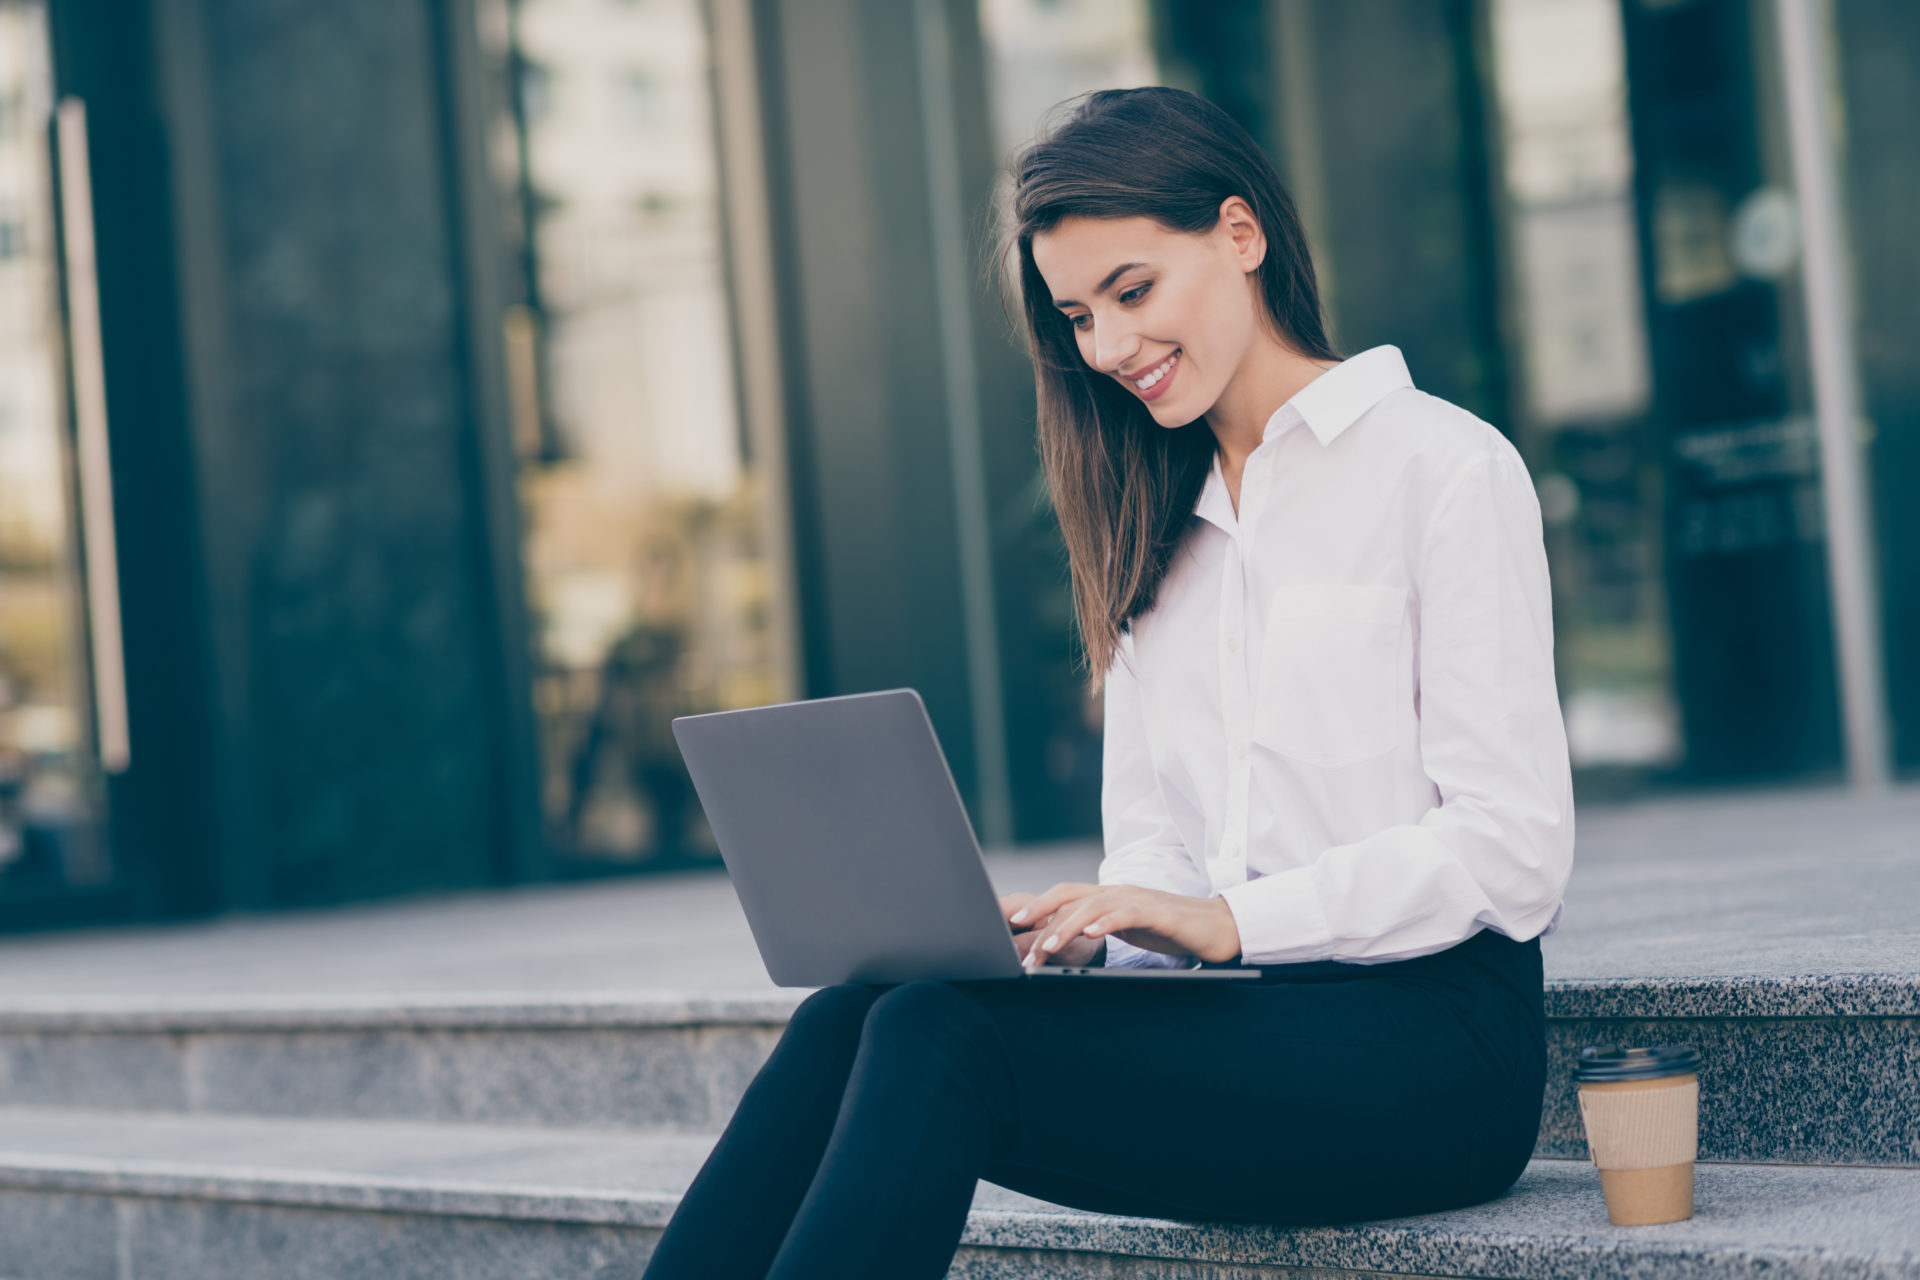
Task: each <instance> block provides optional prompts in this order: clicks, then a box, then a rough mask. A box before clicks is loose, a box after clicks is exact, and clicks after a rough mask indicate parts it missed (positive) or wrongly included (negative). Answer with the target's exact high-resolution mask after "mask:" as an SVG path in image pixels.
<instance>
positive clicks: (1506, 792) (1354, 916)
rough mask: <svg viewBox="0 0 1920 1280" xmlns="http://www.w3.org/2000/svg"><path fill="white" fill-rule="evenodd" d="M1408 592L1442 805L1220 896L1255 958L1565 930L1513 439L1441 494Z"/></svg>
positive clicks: (1525, 494) (1425, 726)
mask: <svg viewBox="0 0 1920 1280" xmlns="http://www.w3.org/2000/svg"><path fill="white" fill-rule="evenodd" d="M1415 583H1416V593H1417V596H1418V613H1417V617H1418V628H1419V630H1418V636H1419V641H1418V644H1419V648H1418V653H1419V659H1418V680H1419V684H1418V692H1417V694H1416V697H1417V699H1418V707H1419V718H1420V757H1421V762H1422V765H1423V767H1424V768H1425V770H1426V773H1427V776H1428V777H1429V778H1430V779H1432V781H1433V783H1434V786H1435V787H1436V788H1437V790H1438V791H1439V794H1440V800H1441V803H1440V804H1439V805H1438V806H1436V807H1435V808H1433V809H1430V810H1428V811H1427V813H1426V814H1424V815H1423V816H1422V817H1421V818H1420V820H1419V821H1418V822H1414V823H1405V824H1399V825H1395V826H1390V827H1386V828H1383V829H1382V830H1380V831H1377V832H1375V833H1374V834H1372V835H1370V836H1368V837H1366V838H1365V839H1362V840H1357V841H1354V842H1352V843H1350V844H1342V845H1336V846H1334V847H1333V848H1330V849H1326V850H1324V851H1322V852H1321V854H1320V856H1319V857H1318V858H1317V859H1316V860H1315V861H1314V862H1313V863H1312V865H1310V866H1305V867H1296V868H1293V869H1291V870H1287V871H1282V872H1279V873H1277V874H1273V875H1267V876H1261V877H1259V878H1258V879H1254V880H1250V881H1248V882H1246V883H1245V884H1240V885H1235V886H1232V887H1231V888H1228V889H1225V890H1223V891H1222V893H1221V896H1222V897H1223V898H1225V899H1226V901H1227V905H1228V906H1229V907H1230V908H1231V909H1232V911H1233V916H1234V921H1235V924H1236V925H1237V926H1238V928H1239V930H1240V941H1241V954H1242V956H1243V958H1244V960H1245V962H1246V963H1248V964H1285V963H1292V962H1295V961H1302V960H1316V959H1332V960H1346V961H1351V962H1359V963H1381V962H1385V961H1389V960H1401V959H1409V958H1412V957H1414V956H1419V955H1426V954H1429V953H1431V952H1436V951H1443V950H1445V949H1447V948H1448V947H1451V946H1453V945H1455V944H1456V943H1459V942H1461V941H1464V940H1465V939H1466V938H1468V937H1470V936H1472V935H1473V934H1474V933H1475V932H1477V931H1478V930H1479V928H1480V926H1482V925H1486V926H1489V927H1491V928H1494V929H1497V930H1498V931H1500V932H1501V933H1504V934H1506V935H1507V936H1508V937H1510V938H1514V939H1517V940H1520V941H1525V940H1527V939H1530V938H1533V937H1535V936H1537V935H1539V934H1542V933H1544V932H1547V931H1548V930H1549V929H1551V928H1552V927H1553V926H1555V925H1557V924H1558V922H1559V916H1560V905H1561V901H1562V895H1563V893H1564V890H1565V888H1566V885H1567V881H1568V879H1569V878H1570V877H1571V875H1572V871H1573V776H1572V770H1571V768H1570V765H1569V762H1568V757H1567V738H1566V728H1565V725H1564V723H1563V721H1562V719H1561V715H1560V701H1559V696H1558V692H1557V690H1556V688H1555V685H1554V673H1553V609H1552V599H1551V591H1550V587H1549V584H1548V577H1547V558H1546V548H1545V546H1544V543H1543V540H1542V537H1541V528H1540V504H1539V500H1538V498H1537V497H1536V495H1535V493H1534V488H1533V482H1532V480H1531V478H1530V477H1529V476H1528V474H1527V469H1526V464H1525V463H1523V462H1522V461H1521V460H1520V456H1519V454H1518V453H1517V452H1515V451H1514V449H1513V446H1512V445H1511V444H1509V443H1507V441H1506V440H1504V439H1499V440H1496V441H1494V442H1493V446H1492V447H1491V448H1490V449H1489V451H1488V452H1487V453H1485V454H1483V455H1480V456H1478V457H1476V458H1475V459H1473V460H1472V461H1471V462H1469V463H1468V464H1467V465H1466V466H1465V467H1463V468H1462V470H1461V471H1460V472H1459V473H1458V474H1457V475H1456V476H1454V478H1453V479H1452V480H1451V481H1449V482H1448V484H1447V485H1446V486H1445V488H1444V489H1443V491H1442V493H1441V495H1440V497H1439V499H1438V500H1437V501H1436V503H1435V505H1434V508H1433V511H1432V514H1431V516H1430V518H1429V522H1428V526H1427V531H1426V536H1425V538H1424V541H1423V546H1422V550H1421V553H1420V562H1419V564H1418V565H1417V566H1416V572H1415Z"/></svg>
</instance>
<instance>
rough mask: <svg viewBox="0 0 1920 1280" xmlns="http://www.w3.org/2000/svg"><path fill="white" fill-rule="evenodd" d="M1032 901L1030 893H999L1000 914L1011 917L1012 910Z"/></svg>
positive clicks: (1016, 909) (1014, 910)
mask: <svg viewBox="0 0 1920 1280" xmlns="http://www.w3.org/2000/svg"><path fill="white" fill-rule="evenodd" d="M1032 901H1033V895H1032V894H1030V893H1004V894H1001V895H1000V914H1001V915H1002V916H1007V917H1011V916H1012V915H1013V913H1014V912H1016V911H1018V910H1019V909H1020V908H1021V907H1024V906H1026V905H1027V904H1028V903H1029V902H1032Z"/></svg>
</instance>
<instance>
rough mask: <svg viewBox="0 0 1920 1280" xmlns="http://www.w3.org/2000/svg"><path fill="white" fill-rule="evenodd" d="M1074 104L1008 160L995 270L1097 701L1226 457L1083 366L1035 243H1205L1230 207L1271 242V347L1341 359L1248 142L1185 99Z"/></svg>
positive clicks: (1293, 225) (1283, 195) (1300, 235)
mask: <svg viewBox="0 0 1920 1280" xmlns="http://www.w3.org/2000/svg"><path fill="white" fill-rule="evenodd" d="M1072 101H1076V100H1074V99H1069V102H1072ZM1077 101H1078V103H1079V105H1078V106H1077V107H1076V108H1074V110H1073V112H1072V114H1071V115H1069V116H1068V117H1067V119H1066V120H1065V121H1064V122H1063V123H1062V124H1061V125H1060V126H1059V127H1058V128H1056V129H1055V130H1053V131H1052V132H1051V133H1050V134H1048V135H1047V136H1046V137H1044V138H1042V139H1040V140H1039V141H1037V142H1035V143H1033V144H1031V145H1030V146H1028V147H1027V148H1025V149H1024V150H1023V151H1021V152H1020V153H1019V154H1018V155H1017V156H1015V157H1014V160H1013V177H1014V187H1013V203H1012V211H1011V218H1010V220H1009V222H1008V224H1007V226H1006V229H1005V231H1004V232H1003V234H1002V237H1001V252H1000V260H1001V261H1005V260H1006V254H1007V253H1008V252H1017V253H1018V255H1019V280H1020V305H1021V308H1022V311H1023V313H1024V317H1025V330H1026V339H1027V345H1028V348H1029V350H1030V351H1031V353H1032V356H1033V377H1034V385H1035V388H1036V390H1037V391H1038V393H1039V434H1040V457H1041V462H1042V465H1043V466H1044V469H1045V472H1046V480H1047V489H1048V492H1049V494H1050V496H1051V498H1052V501H1053V509H1054V513H1055V515H1056V516H1057V517H1058V519H1059V521H1060V531H1061V533H1062V534H1063V535H1064V537H1065V540H1066V544H1067V565H1068V569H1069V571H1070V572H1071V574H1072V578H1073V595H1074V613H1075V615H1076V617H1077V618H1078V620H1079V623H1080V639H1081V642H1082V643H1083V644H1084V645H1085V647H1086V658H1087V668H1088V675H1089V678H1090V682H1091V686H1092V687H1093V688H1098V687H1099V685H1100V682H1101V680H1102V679H1103V678H1104V677H1105V676H1106V673H1107V668H1108V667H1109V666H1111V665H1112V662H1113V659H1114V656H1115V650H1116V647H1117V646H1118V645H1119V643H1120V637H1121V636H1122V635H1123V634H1124V633H1125V632H1126V631H1127V629H1128V627H1129V625H1130V624H1131V623H1132V621H1133V619H1134V618H1135V617H1137V616H1139V615H1140V614H1142V613H1144V612H1146V611H1147V610H1149V609H1151V608H1152V607H1153V602H1154V594H1155V592H1156V590H1157V589H1158V588H1159V585H1160V581H1161V579H1162V578H1163V577H1165V576H1166V572H1167V567H1168V565H1169V564H1170V563H1171V562H1172V560H1173V556H1174V553H1175V551H1177V550H1178V549H1179V545H1180V540H1181V538H1182V537H1183V536H1184V535H1185V533H1186V530H1187V526H1188V523H1189V521H1190V519H1191V517H1192V515H1193V507H1194V504H1195V502H1197V501H1198V500H1199V497H1200V490H1201V488H1202V487H1203V486H1204V485H1205V484H1206V479H1207V473H1208V472H1209V471H1210V470H1211V469H1212V466H1213V455H1214V451H1215V449H1216V448H1217V444H1216V442H1215V439H1214V435H1213V431H1212V429H1211V428H1210V427H1208V425H1207V423H1206V420H1205V418H1199V419H1196V420H1195V421H1193V422H1191V423H1189V424H1188V425H1186V426H1184V427H1174V428H1168V427H1163V426H1161V425H1160V424H1159V423H1157V422H1155V421H1154V420H1153V416H1152V415H1151V414H1150V413H1149V412H1148V411H1147V408H1146V406H1145V405H1144V404H1142V403H1141V402H1140V400H1139V399H1138V398H1137V397H1135V396H1134V395H1132V394H1131V393H1130V392H1128V391H1127V390H1126V388H1124V387H1122V386H1121V385H1120V384H1119V382H1118V381H1116V380H1115V379H1113V378H1111V377H1109V376H1107V375H1106V374H1104V373H1101V372H1099V371H1098V370H1095V369H1093V368H1090V367H1089V366H1088V365H1087V363H1086V361H1085V360H1084V359H1083V358H1082V357H1081V355H1080V349H1079V346H1078V344H1077V343H1076V341H1075V338H1074V332H1073V326H1072V323H1071V321H1069V320H1068V319H1067V318H1066V317H1065V316H1064V315H1062V314H1061V313H1060V312H1059V311H1057V310H1055V308H1054V305H1053V295H1052V293H1051V291H1050V290H1049V289H1048V288H1047V282H1046V280H1045V279H1044V278H1042V276H1041V275H1040V272H1039V270H1038V269H1037V268H1036V267H1035V266H1034V265H1033V237H1034V236H1035V235H1037V234H1040V233H1042V232H1046V231H1051V230H1052V229H1053V228H1054V227H1056V226H1058V225H1059V224H1060V222H1061V221H1062V220H1063V219H1066V218H1072V217H1086V218H1130V217H1147V218H1152V219H1153V220H1155V221H1156V222H1158V223H1160V224H1161V225H1162V226H1164V227H1166V228H1167V229H1168V230H1171V231H1182V232H1189V233H1203V232H1207V231H1210V230H1212V229H1213V228H1214V226H1215V225H1217V224H1218V222H1219V220H1220V205H1221V202H1222V201H1224V200H1225V199H1226V198H1227V197H1228V196H1233V195H1237V196H1239V197H1240V198H1241V199H1243V200H1245V201H1246V202H1247V204H1248V206H1249V207H1250V208H1251V209H1252V210H1253V215H1254V217H1255V218H1256V219H1257V220H1258V221H1259V223H1260V228H1261V230H1262V231H1263V232H1265V233H1266V238H1267V254H1266V257H1265V259H1264V260H1262V262H1261V264H1260V267H1259V269H1258V274H1259V284H1260V294H1261V296H1262V298H1263V299H1265V302H1266V313H1267V319H1268V321H1269V322H1270V324H1271V325H1272V328H1273V331H1274V333H1275V334H1276V336H1278V338H1279V339H1280V341H1282V342H1283V343H1285V344H1286V345H1287V346H1288V347H1290V348H1292V349H1293V350H1295V351H1297V352H1299V353H1300V354H1301V355H1304V356H1307V357H1310V358H1312V359H1318V360H1338V359H1340V358H1341V357H1340V356H1339V355H1338V354H1337V353H1336V352H1335V351H1334V349H1333V348H1332V346H1330V345H1329V344H1328V342H1327V335H1326V326H1325V323H1324V321H1323V320H1322V317H1321V311H1320V292H1319V288H1318V286H1317V285H1316V284H1315V282H1314V274H1313V261H1312V259H1311V258H1310V257H1309V256H1308V253H1307V240H1306V235H1305V233H1304V232H1302V230H1301V228H1300V219H1299V215H1298V214H1296V213H1295V212H1294V207H1293V201H1292V199H1291V198H1290V197H1289V196H1288V195H1287V192H1286V188H1284V187H1283V186H1282V185H1281V184H1280V177H1279V175H1278V174H1276V173H1275V172H1274V168H1273V163H1272V162H1271V161H1270V160H1268V159H1267V157H1266V155H1265V153H1264V152H1262V151H1261V150H1260V147H1259V144H1258V143H1256V142H1254V140H1253V139H1252V138H1251V137H1249V136H1248V134H1247V131H1246V130H1245V129H1242V128H1241V127H1240V126H1239V125H1238V124H1236V123H1234V121H1233V119H1232V117H1230V116H1228V115H1227V113H1226V112H1224V111H1222V110H1221V109H1220V108H1219V107H1216V106H1214V105H1213V104H1212V103H1211V102H1208V101H1207V100H1206V99H1205V98H1201V97H1199V96H1197V95H1195V94H1191V93H1188V92H1186V91H1185V90H1183V89H1168V88H1161V87H1157V86H1156V87H1149V88H1141V89H1101V90H1097V91H1095V92H1093V93H1090V94H1086V95H1083V96H1082V97H1081V98H1079V99H1077ZM1275 407H1276V408H1278V406H1277V405H1276V406H1275Z"/></svg>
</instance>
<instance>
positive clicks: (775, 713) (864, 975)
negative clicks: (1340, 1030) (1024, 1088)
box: [673, 689, 1260, 987]
mask: <svg viewBox="0 0 1920 1280" xmlns="http://www.w3.org/2000/svg"><path fill="white" fill-rule="evenodd" d="M673 736H674V738H675V739H676V740H677V741H678V742H679V744H680V754H681V755H682V756H684V757H685V759H686V762H687V769H688V771H689V772H690V773H691V774H692V775H693V785H694V788H695V790H697V791H698V792H699V794H700V803H701V805H702V807H704V808H705V810H706V813H707V820H708V822H709V823H710V824H711V825H712V827H713V834H714V839H715V840H716V841H717V842H718V843H719V846H720V856H721V857H722V858H723V859H724V860H725V861H726V864H727V873H728V875H729V876H731V877H732V879H733V888H734V892H736V893H737V894H739V895H740V906H741V907H742V908H743V909H744V910H745V912H746V916H747V923H748V924H749V925H750V926H751V927H752V929H753V937H754V941H755V942H757V943H758V944H759V946H760V956H761V958H762V959H763V960H765V961H766V965H767V973H768V975H769V976H771V977H772V979H773V981H774V983H775V984H776V985H778V986H782V987H825V986H832V985H834V984H835V983H841V982H870V983H898V982H913V981H918V980H921V979H938V980H942V981H963V980H971V979H979V978H1021V977H1027V978H1045V979H1055V978H1105V979H1111V980H1119V979H1137V980H1146V981H1156V980H1158V981H1165V980H1181V979H1186V980H1212V979H1218V980H1225V981H1232V980H1236V979H1248V978H1254V979H1257V978H1259V977H1260V970H1259V969H1257V968H1188V969H1107V968H1094V967H1087V968H1082V967H1076V966H1070V965H1026V964H1023V963H1022V960H1021V957H1020V955H1019V953H1018V950H1017V948H1016V947H1015V945H1014V941H1013V929H1012V927H1011V926H1010V925H1009V924H1008V923H1007V921H1006V918H1005V917H1004V916H1003V915H1001V913H1000V904H999V900H998V897H997V896H996V895H995V893H994V889H993V883H992V881H990V880H989V879H988V878H987V868H986V863H985V862H983V861H982V860H981V857H980V846H979V844H978V842H977V841H975V839H974V835H973V824H972V823H970V822H969V821H968V820H967V811H966V809H965V807H964V806H963V805H962V804H961V803H960V793H959V791H958V790H957V789H956V788H955V787H954V784H953V775H952V773H951V772H949V771H948V769H947V760H946V756H945V755H944V754H942V752H941V750H940V743H939V740H938V739H937V738H936V737H935V736H934V732H933V723H932V721H930V720H929V719H928V718H927V709H926V706H925V704H923V703H922V702H921V701H920V695H919V694H918V693H916V692H914V691H913V690H912V689H889V690H885V691H883V692H880V693H858V694H851V695H849V696H846V697H839V698H817V699H814V700H812V701H809V702H787V703H780V704H778V705H775V706H770V707H752V708H749V709H747V710H744V711H718V712H714V713H712V714H710V715H699V716H681V717H680V718H678V719H676V720H675V721H674V722H673Z"/></svg>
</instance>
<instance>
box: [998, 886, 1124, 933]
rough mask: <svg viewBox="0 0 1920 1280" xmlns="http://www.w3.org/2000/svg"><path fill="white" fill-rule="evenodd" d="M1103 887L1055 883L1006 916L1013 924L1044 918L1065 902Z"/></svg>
mask: <svg viewBox="0 0 1920 1280" xmlns="http://www.w3.org/2000/svg"><path fill="white" fill-rule="evenodd" d="M1104 887H1105V886H1102V885H1097V884H1080V883H1065V884H1056V885H1055V886H1053V888H1051V889H1049V890H1047V891H1046V892H1045V893H1042V894H1040V895H1039V896H1037V897H1035V898H1034V899H1033V900H1032V901H1031V902H1029V903H1027V904H1026V905H1025V906H1024V907H1022V908H1021V909H1020V910H1018V911H1016V912H1014V913H1013V915H1012V916H1010V917H1008V918H1009V919H1011V920H1012V921H1013V923H1015V924H1026V923H1028V922H1029V921H1034V920H1044V919H1045V918H1046V917H1047V916H1048V915H1051V914H1052V913H1053V912H1055V911H1057V910H1059V909H1060V908H1061V907H1062V906H1064V905H1065V904H1066V903H1068V902H1071V901H1073V900H1075V899H1076V898H1083V897H1085V896H1086V895H1088V894H1090V893H1098V892H1100V890H1101V889H1102V888H1104Z"/></svg>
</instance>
